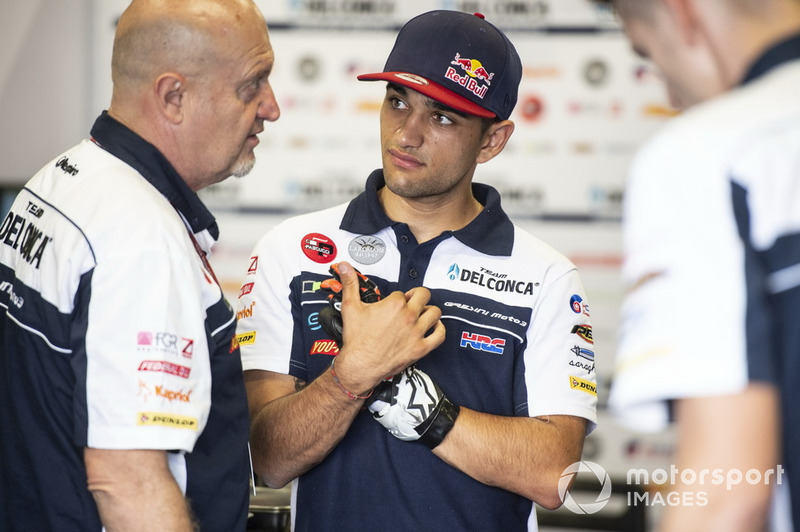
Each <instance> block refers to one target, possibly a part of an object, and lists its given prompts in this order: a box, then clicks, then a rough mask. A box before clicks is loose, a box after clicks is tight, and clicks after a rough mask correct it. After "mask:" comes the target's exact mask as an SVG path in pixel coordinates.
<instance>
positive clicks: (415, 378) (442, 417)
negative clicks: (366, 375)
mask: <svg viewBox="0 0 800 532" xmlns="http://www.w3.org/2000/svg"><path fill="white" fill-rule="evenodd" d="M367 408H368V409H369V411H370V412H372V417H374V418H375V419H376V420H378V423H380V424H381V425H383V426H384V428H386V430H388V431H389V432H390V433H391V434H392V435H393V436H395V437H396V438H398V439H401V440H403V441H414V440H420V441H421V442H422V443H424V444H425V445H427V446H428V447H430V448H431V449H433V448H434V447H436V446H437V445H439V444H440V443H442V440H443V439H444V437H445V436H447V433H448V432H450V429H452V428H453V425H454V424H455V422H456V418H457V417H458V414H459V412H460V411H461V409H460V408H459V406H458V405H456V404H453V403H452V402H450V400H449V399H447V397H445V395H444V393H442V390H441V389H440V388H439V386H437V385H436V383H435V382H433V379H431V378H430V376H428V374H427V373H425V372H424V371H421V370H419V369H417V368H416V366H409V367H408V368H406V369H404V370H403V371H401V372H400V373H398V374H397V375H395V376H394V377H393V378H392V379H391V380H390V381H386V380H385V381H383V382H381V383H380V384H378V386H377V387H376V388H375V390H374V391H373V392H372V397H371V398H370V399H368V400H367Z"/></svg>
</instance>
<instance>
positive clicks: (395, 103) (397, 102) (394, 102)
mask: <svg viewBox="0 0 800 532" xmlns="http://www.w3.org/2000/svg"><path fill="white" fill-rule="evenodd" d="M389 103H390V104H391V106H392V108H394V109H405V108H406V107H407V105H406V102H404V101H403V100H401V99H400V98H396V97H394V96H390V97H389Z"/></svg>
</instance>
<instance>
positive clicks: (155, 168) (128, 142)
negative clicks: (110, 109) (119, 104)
mask: <svg viewBox="0 0 800 532" xmlns="http://www.w3.org/2000/svg"><path fill="white" fill-rule="evenodd" d="M91 135H92V139H94V140H95V141H96V142H97V143H98V144H99V145H100V146H101V147H102V148H103V149H105V150H106V151H107V152H109V153H110V154H111V155H113V156H114V157H116V158H118V159H120V160H121V161H123V162H125V163H127V164H128V165H130V166H131V167H133V168H134V169H135V170H136V171H137V172H139V173H140V174H141V175H142V177H144V178H145V179H146V180H147V181H148V182H149V183H150V184H151V185H153V186H154V187H155V188H156V189H157V190H158V191H159V192H160V193H161V194H163V195H164V197H165V198H167V200H169V202H170V203H171V204H172V205H173V207H175V208H176V209H177V210H178V212H180V213H181V214H182V215H183V217H184V218H185V219H186V221H187V222H188V223H189V227H191V229H192V232H193V233H200V232H201V231H203V230H208V232H209V234H210V235H211V236H212V237H213V238H214V240H216V239H218V238H219V227H218V226H217V222H216V220H215V219H214V216H213V215H212V214H211V211H209V210H208V208H207V207H206V206H205V205H204V204H203V202H202V201H201V200H200V198H199V197H198V195H197V194H196V193H195V192H194V191H193V190H192V189H190V188H189V185H187V184H186V182H185V181H184V180H183V178H182V177H181V176H180V175H179V174H178V172H177V171H176V170H175V168H173V167H172V165H171V164H170V163H169V161H167V158H166V157H164V155H162V154H161V152H160V151H158V149H156V147H155V146H153V145H152V144H150V143H149V142H147V141H146V140H144V139H143V138H142V137H140V136H139V135H137V134H136V133H135V132H133V131H132V130H130V129H129V128H128V127H126V126H125V125H123V124H121V123H120V122H118V121H116V120H115V119H114V118H112V117H111V116H110V115H109V114H108V113H107V112H106V111H103V113H102V114H101V115H100V116H99V117H98V118H97V120H96V121H95V123H94V126H92V130H91Z"/></svg>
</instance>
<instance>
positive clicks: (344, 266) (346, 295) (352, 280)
mask: <svg viewBox="0 0 800 532" xmlns="http://www.w3.org/2000/svg"><path fill="white" fill-rule="evenodd" d="M338 270H339V280H340V281H341V282H342V304H344V303H345V301H349V300H352V301H360V300H361V294H359V288H358V276H357V275H356V272H355V270H354V268H353V267H352V266H351V265H350V264H349V263H347V262H340V263H339V266H338Z"/></svg>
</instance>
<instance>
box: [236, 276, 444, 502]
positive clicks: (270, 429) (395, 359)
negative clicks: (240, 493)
mask: <svg viewBox="0 0 800 532" xmlns="http://www.w3.org/2000/svg"><path fill="white" fill-rule="evenodd" d="M339 271H340V274H341V280H342V286H343V288H342V320H343V322H344V324H345V325H344V342H343V344H342V348H341V350H340V352H339V354H338V355H337V357H336V374H337V376H338V379H339V382H340V384H341V386H342V387H343V388H344V389H346V390H348V391H350V392H352V393H354V394H357V395H360V396H364V395H367V394H368V393H369V392H370V390H372V388H374V387H375V385H377V384H378V383H379V382H380V381H381V380H382V379H383V378H384V377H385V376H387V375H392V374H394V373H397V372H399V371H400V370H402V369H403V368H404V367H406V366H407V365H409V364H411V363H413V362H415V361H416V360H418V359H420V358H422V357H423V356H425V355H426V354H428V353H429V352H430V351H431V350H433V349H434V348H435V347H436V346H438V345H439V344H441V343H442V341H443V340H444V334H445V332H444V326H443V325H442V324H441V322H439V317H440V316H441V312H440V311H439V309H437V308H436V307H430V306H427V302H428V300H429V298H430V293H429V292H428V291H427V290H426V289H424V288H421V289H414V290H411V291H409V292H408V293H407V294H402V293H400V292H395V293H393V294H390V295H389V296H388V297H386V298H384V299H382V300H381V301H379V302H377V303H371V304H366V303H363V302H362V301H361V299H360V297H359V291H358V279H357V277H356V275H355V272H353V270H352V268H351V267H350V266H349V265H347V263H342V264H341V265H340V270H339ZM431 330H432V332H430V334H427V333H428V331H431ZM376 346H380V347H379V348H377V347H376ZM245 384H246V386H247V395H248V401H249V403H250V417H251V432H252V436H251V440H252V449H253V462H254V466H255V470H256V473H257V474H258V475H259V477H261V478H262V479H263V480H264V481H265V482H266V483H267V485H269V486H274V487H279V486H283V485H285V484H286V483H287V482H289V481H291V480H292V479H294V478H296V477H298V476H299V475H302V474H303V473H305V472H306V471H308V470H309V469H311V468H312V467H314V466H315V465H316V464H318V463H319V462H321V461H322V460H323V459H324V458H325V457H326V456H327V455H328V453H330V451H331V450H332V449H333V448H334V447H335V446H336V444H337V443H338V442H339V441H341V439H342V438H343V437H344V435H345V434H346V433H347V430H348V428H349V427H350V424H351V423H352V421H353V419H354V418H355V416H356V414H357V413H358V411H359V410H360V409H361V407H362V405H363V400H351V399H350V398H348V396H347V395H346V394H345V393H344V392H343V391H342V389H341V388H340V387H339V385H338V384H336V382H334V380H333V377H332V375H331V372H330V370H328V371H325V372H324V373H322V374H321V375H320V376H319V377H318V378H317V379H315V380H314V381H313V382H312V383H311V384H309V385H308V386H307V387H306V386H305V383H302V382H298V385H299V386H297V387H296V385H295V382H294V378H293V377H290V376H287V375H283V376H280V375H277V374H275V373H270V372H266V371H248V372H246V373H245ZM298 389H299V391H298Z"/></svg>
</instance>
